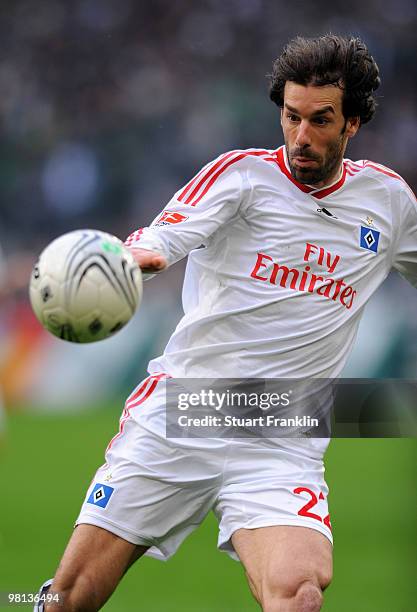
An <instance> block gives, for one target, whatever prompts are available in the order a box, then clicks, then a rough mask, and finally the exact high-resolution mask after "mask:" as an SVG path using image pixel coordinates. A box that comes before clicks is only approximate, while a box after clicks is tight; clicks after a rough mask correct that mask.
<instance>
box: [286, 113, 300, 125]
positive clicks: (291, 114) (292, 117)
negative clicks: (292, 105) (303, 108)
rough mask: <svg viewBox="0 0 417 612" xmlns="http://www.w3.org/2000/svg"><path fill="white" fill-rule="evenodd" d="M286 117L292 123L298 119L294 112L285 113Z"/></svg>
mask: <svg viewBox="0 0 417 612" xmlns="http://www.w3.org/2000/svg"><path fill="white" fill-rule="evenodd" d="M287 119H289V120H290V121H292V122H293V123H295V122H297V121H299V118H298V116H297V115H294V113H287Z"/></svg>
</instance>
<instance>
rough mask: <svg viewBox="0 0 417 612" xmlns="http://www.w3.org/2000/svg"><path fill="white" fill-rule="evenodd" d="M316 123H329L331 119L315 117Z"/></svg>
mask: <svg viewBox="0 0 417 612" xmlns="http://www.w3.org/2000/svg"><path fill="white" fill-rule="evenodd" d="M314 123H316V124H317V125H327V124H328V123H330V121H329V120H328V119H326V117H315V119H314Z"/></svg>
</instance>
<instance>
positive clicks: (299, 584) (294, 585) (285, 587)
mask: <svg viewBox="0 0 417 612" xmlns="http://www.w3.org/2000/svg"><path fill="white" fill-rule="evenodd" d="M330 580H331V576H330V575H329V576H325V575H324V574H322V575H320V576H319V577H317V576H314V577H309V578H307V577H305V576H302V575H299V576H297V575H296V574H294V575H293V576H282V575H281V576H275V577H274V578H273V579H272V580H268V581H267V583H265V584H264V585H263V588H262V589H261V593H260V604H261V606H262V610H263V612H290V611H291V612H293V611H294V612H319V610H321V607H322V604H323V591H324V589H325V588H326V587H327V586H328V585H329V584H330Z"/></svg>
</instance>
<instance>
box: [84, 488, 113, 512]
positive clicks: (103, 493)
mask: <svg viewBox="0 0 417 612" xmlns="http://www.w3.org/2000/svg"><path fill="white" fill-rule="evenodd" d="M113 491H114V488H113V487H109V486H108V485H105V484H101V483H100V482H96V484H95V485H94V489H93V490H92V491H91V493H90V496H89V498H88V499H87V504H93V506H100V508H105V507H106V506H107V504H108V503H109V501H110V497H111V496H112V495H113Z"/></svg>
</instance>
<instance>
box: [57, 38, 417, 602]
mask: <svg viewBox="0 0 417 612" xmlns="http://www.w3.org/2000/svg"><path fill="white" fill-rule="evenodd" d="M379 84H380V79H379V72H378V67H377V65H376V63H375V61H374V59H373V58H372V56H371V55H370V54H369V52H368V50H367V48H366V46H365V44H364V43H363V42H362V41H360V40H358V39H356V38H347V37H340V36H334V35H327V36H323V37H321V38H316V39H304V38H296V39H294V40H292V41H290V43H289V44H288V45H287V47H286V48H285V49H284V51H283V52H282V54H281V55H280V57H279V58H278V59H277V60H276V61H275V63H274V67H273V72H272V75H271V90H270V96H271V99H272V100H273V101H274V102H275V103H276V104H277V105H278V107H279V108H280V109H281V110H280V116H281V125H282V129H283V134H284V141H285V145H284V146H281V147H279V148H278V149H277V150H260V149H248V150H237V151H231V152H228V153H225V154H223V155H220V157H218V158H217V159H216V160H214V161H213V162H211V163H209V164H208V165H206V166H205V167H204V168H203V169H202V170H201V171H200V172H199V173H198V174H197V175H196V176H195V177H194V178H193V179H192V180H191V181H190V182H189V183H187V184H186V185H185V186H184V187H183V188H182V189H180V190H179V191H178V192H177V193H176V194H175V196H174V197H173V199H172V200H171V201H170V202H169V204H168V205H167V206H166V208H165V209H164V211H163V212H162V213H161V214H160V215H159V216H158V217H157V218H156V219H155V220H154V221H153V223H152V224H151V225H150V226H149V227H147V228H142V229H139V230H137V231H135V232H134V233H133V234H132V235H131V236H130V237H129V239H128V240H127V245H128V246H129V247H130V248H131V249H132V251H133V253H134V254H135V257H136V259H137V261H138V264H139V265H140V267H141V268H142V270H143V271H144V272H148V273H157V272H161V271H162V270H164V269H165V268H167V267H169V266H170V265H171V264H173V263H174V262H176V261H178V260H179V259H181V258H182V257H185V256H186V255H188V256H189V258H188V265H187V271H186V277H185V282H184V291H183V296H184V311H185V315H184V317H183V319H182V320H181V321H180V323H179V325H178V326H177V328H176V330H175V331H174V333H173V335H172V337H171V339H170V340H169V342H168V345H167V347H166V349H165V352H164V354H163V355H162V356H161V357H158V358H156V359H154V360H153V361H151V362H150V364H149V374H150V375H149V377H148V378H147V379H145V381H144V382H142V383H141V384H140V385H139V386H138V387H137V388H136V390H135V391H134V392H133V393H132V395H131V396H130V397H129V398H128V400H127V402H126V405H125V409H124V411H123V414H122V418H121V422H120V423H121V424H120V431H119V433H118V434H117V435H116V436H115V438H113V440H112V441H111V442H110V444H109V446H108V448H107V452H106V463H105V465H104V466H103V467H101V468H100V469H99V470H98V472H97V473H96V475H95V477H94V480H93V482H92V484H91V486H90V488H89V490H88V492H87V495H86V499H85V502H84V504H83V506H82V509H81V512H80V515H79V517H78V520H77V527H76V529H75V531H74V533H73V535H72V538H71V540H70V542H69V544H68V547H67V549H66V551H65V553H64V556H63V559H62V561H61V563H60V566H59V568H58V570H57V573H56V575H55V578H54V581H53V584H52V588H51V594H54V593H56V594H58V595H59V597H61V606H63V609H64V610H98V609H99V608H100V607H101V606H102V605H103V604H104V602H105V601H106V600H107V598H108V597H110V595H111V593H112V592H113V591H114V589H115V588H116V586H117V584H118V583H119V581H120V579H121V578H122V576H123V574H124V573H125V572H126V571H127V569H128V568H129V567H130V566H131V565H132V564H133V563H134V562H135V561H136V560H137V559H138V558H139V557H141V556H142V555H144V554H148V555H153V556H155V557H159V558H162V559H166V558H168V557H169V556H170V555H172V554H173V553H174V552H175V551H176V549H177V548H178V546H179V545H180V543H181V542H182V541H183V540H184V538H185V537H186V536H187V535H188V534H189V533H190V532H191V531H192V530H193V529H195V528H196V527H197V526H198V525H199V524H200V523H201V521H202V520H203V518H204V516H205V515H206V514H207V513H208V512H209V511H210V510H211V509H213V510H214V512H215V514H216V516H217V518H218V520H219V529H220V533H219V547H220V548H221V549H223V550H225V551H227V552H228V553H229V554H230V555H231V556H232V557H234V558H236V559H239V560H240V561H241V562H242V564H243V566H244V568H245V570H246V574H247V577H248V582H249V586H250V589H251V591H252V593H253V595H254V597H255V598H256V600H257V601H258V602H259V604H260V605H261V607H262V609H263V610H264V611H265V612H276V611H282V612H284V611H285V612H286V611H297V612H303V611H309V612H315V611H317V610H320V608H321V605H322V599H323V591H324V590H325V588H326V587H327V585H328V584H329V582H330V580H331V577H332V534H331V523H330V519H329V513H328V508H327V494H328V489H327V486H326V483H325V481H324V467H323V455H324V452H325V449H326V447H327V443H328V440H327V439H322V438H312V437H311V438H309V437H300V438H294V439H290V438H285V439H283V438H280V439H262V438H259V439H258V438H256V439H237V438H236V439H230V440H225V439H214V438H212V439H205V440H203V439H190V438H188V439H187V438H183V439H179V440H172V439H168V438H166V436H165V412H164V410H165V393H164V391H165V385H166V380H167V378H168V377H174V378H178V377H182V378H186V377H190V378H202V377H205V378H212V379H216V378H221V377H230V378H238V377H240V378H245V377H247V378H274V379H278V378H299V379H303V380H306V379H312V378H332V379H333V378H335V377H337V376H339V375H340V373H341V371H342V369H343V366H344V364H345V362H346V359H347V357H348V355H349V352H350V350H351V348H352V345H353V342H354V339H355V335H356V332H357V329H358V324H359V320H360V318H361V315H362V312H363V309H364V306H365V304H366V302H367V301H368V299H369V298H370V297H371V295H372V294H373V293H374V291H375V290H376V289H377V288H378V286H379V285H380V284H381V283H382V282H383V280H384V279H385V278H386V276H387V275H388V273H389V271H390V269H391V268H392V267H394V268H396V269H397V270H399V272H400V273H401V274H403V275H404V276H405V277H406V278H407V279H408V280H409V281H411V282H412V283H413V284H414V285H417V211H416V204H415V199H414V197H413V195H412V193H411V191H410V190H409V188H408V187H407V185H406V184H405V183H404V181H403V180H402V178H401V177H400V176H399V175H398V174H396V173H395V172H394V171H392V170H390V169H388V168H386V167H384V166H382V165H380V164H378V163H375V162H372V161H365V160H361V161H357V162H352V161H350V160H348V159H344V153H345V149H346V146H347V144H348V142H349V140H350V139H351V138H352V137H353V136H355V134H356V133H357V131H358V130H359V128H360V127H361V126H362V125H363V124H365V123H367V122H368V121H370V119H372V116H373V114H374V112H375V106H376V104H375V98H374V92H375V90H376V89H377V88H378V86H379ZM47 588H48V585H47V586H46V587H45V591H46V589H47ZM53 608H54V604H52V605H50V604H47V605H46V609H47V610H49V609H53Z"/></svg>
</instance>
